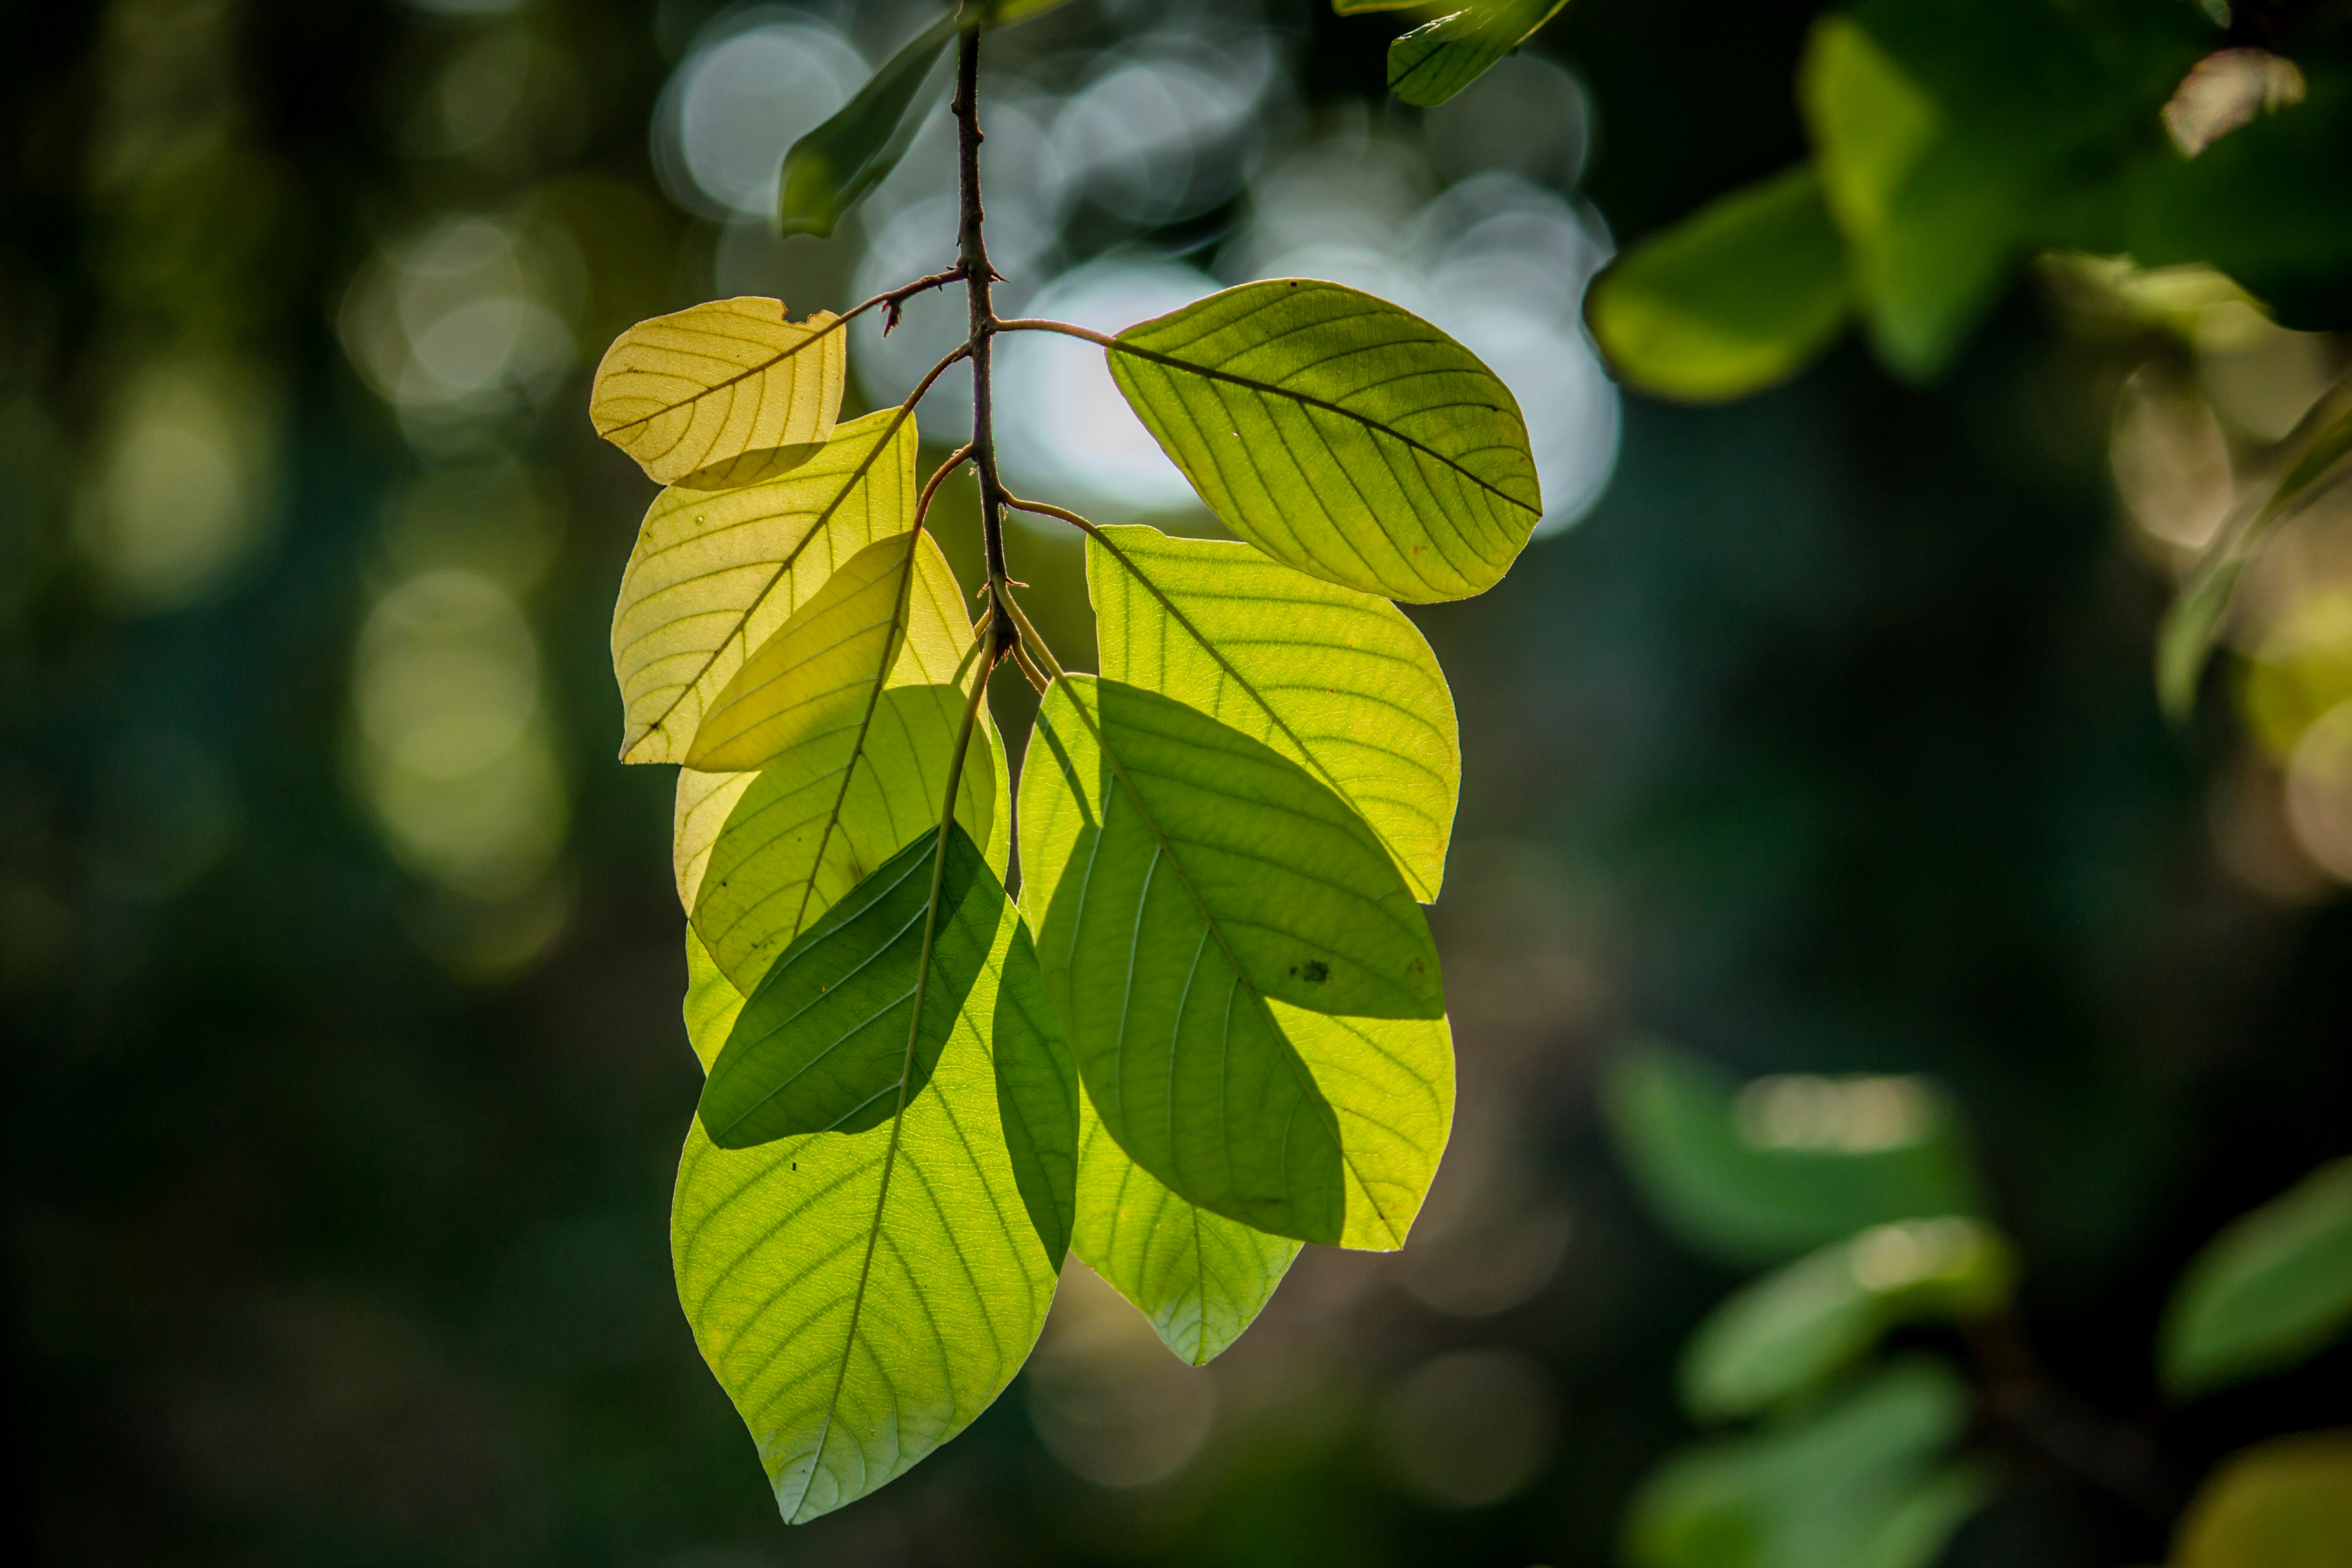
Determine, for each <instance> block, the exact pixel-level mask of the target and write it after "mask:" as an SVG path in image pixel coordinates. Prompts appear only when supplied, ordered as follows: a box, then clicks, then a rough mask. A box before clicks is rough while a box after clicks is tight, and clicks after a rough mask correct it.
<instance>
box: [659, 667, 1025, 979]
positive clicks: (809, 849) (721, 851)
mask: <svg viewBox="0 0 2352 1568" xmlns="http://www.w3.org/2000/svg"><path fill="white" fill-rule="evenodd" d="M963 709H964V693H963V691H962V690H961V689H958V688H956V687H953V686H948V685H913V686H897V687H892V688H891V689H889V690H887V691H885V692H883V693H882V694H881V696H880V698H879V700H877V701H876V702H875V703H874V705H873V706H872V708H870V709H868V710H863V711H861V712H859V713H857V714H854V715H851V716H850V717H849V719H848V720H846V721H845V722H844V723H843V724H842V725H841V727H840V728H838V729H836V730H834V731H831V732H829V733H827V734H824V735H819V736H816V737H814V739H811V740H809V741H807V742H803V744H801V745H799V746H796V747H794V748H793V750H792V751H791V752H788V753H786V754H785V755H783V756H782V757H779V758H777V759H776V760H775V761H774V762H773V763H770V764H769V765H768V767H767V768H766V769H765V770H763V771H762V772H761V773H758V774H757V775H744V776H746V777H754V778H755V779H756V782H754V783H752V784H751V788H750V789H749V790H748V791H747V792H745V793H744V794H743V795H740V798H739V802H738V804H737V805H736V806H735V808H734V810H733V812H732V813H731V814H730V816H729V817H728V818H727V823H726V826H725V829H724V830H723V831H722V832H721V833H720V834H719V837H718V840H717V843H716V845H715V847H714V848H713V849H712V850H711V852H710V854H709V857H708V860H709V871H708V873H707V875H706V876H705V877H704V878H703V880H702V883H701V887H700V889H699V895H698V898H697V900H696V902H695V906H694V910H693V915H694V925H695V929H696V931H699V932H700V933H701V935H702V938H703V940H704V941H705V942H709V945H710V952H711V955H712V958H713V960H714V962H716V963H718V964H719V967H720V968H721V969H723V970H724V971H726V973H727V976H728V978H729V979H730V980H731V981H733V982H734V983H735V984H738V985H740V986H744V987H746V988H748V987H751V986H753V985H757V984H759V982H760V977H761V975H763V974H765V973H767V972H768V966H769V965H770V964H772V963H774V962H775V959H776V955H777V954H778V953H780V952H783V950H784V949H785V948H786V947H788V946H790V945H791V944H792V942H793V940H794V939H795V938H796V937H798V936H799V935H800V934H801V932H802V931H803V929H805V928H806V926H807V925H808V923H809V922H810V921H813V920H814V919H815V918H816V917H817V915H818V914H819V913H821V912H822V911H823V910H825V909H826V908H827V907H829V906H830V905H831V904H832V903H833V902H834V900H837V899H839V898H841V897H843V896H844V895H845V894H846V893H847V892H848V891H849V890H850V889H852V888H854V887H856V885H857V884H858V883H859V882H861V881H863V880H864V879H865V878H866V873H867V872H868V871H870V870H872V869H873V868H875V867H877V866H879V865H881V864H882V862H884V861H885V860H887V859H888V858H890V857H891V856H893V855H895V854H897V853H898V851H899V850H900V849H902V848H904V847H906V846H907V845H908V844H910V843H912V842H913V841H914V839H915V838H916V837H917V836H918V835H919V834H921V833H923V832H924V831H925V830H926V829H928V828H929V827H930V826H932V825H933V824H934V823H936V822H938V821H939V819H940V803H941V801H942V800H943V799H944V798H945V795H946V792H947V778H948V762H949V759H950V757H951V756H952V755H953V754H954V752H955V737H956V731H957V730H958V729H959V728H960V727H961V723H962V721H963ZM982 722H983V723H984V722H985V717H984V715H983V719H982ZM974 740H975V744H974V745H973V746H972V747H971V750H970V751H969V752H966V753H965V756H964V773H963V784H962V785H961V788H960V789H959V790H958V792H957V795H956V821H957V822H959V823H961V825H963V826H964V828H965V830H966V831H968V832H969V833H971V835H972V837H974V839H975V840H977V841H978V842H979V843H980V844H981V845H982V847H983V848H984V851H985V858H986V859H987V861H988V863H989V865H990V867H991V868H993V869H994V870H995V872H996V874H997V875H998V876H999V877H1002V876H1003V875H1004V868H1005V852H1006V845H1007V837H1008V833H1007V819H1008V817H1009V816H1010V815H1011V814H1010V813H1009V812H1008V811H1007V810H1005V808H1004V807H1005V799H1006V795H1007V791H1006V789H1005V787H1004V784H1003V780H1004V778H1005V771H1004V761H1003V742H1002V741H1001V740H1000V739H999V738H998V737H997V736H996V734H995V732H994V731H993V729H991V730H989V731H987V732H986V736H985V743H979V742H981V740H982V738H981V737H978V736H975V737H974ZM692 776H698V777H699V776H704V775H692Z"/></svg>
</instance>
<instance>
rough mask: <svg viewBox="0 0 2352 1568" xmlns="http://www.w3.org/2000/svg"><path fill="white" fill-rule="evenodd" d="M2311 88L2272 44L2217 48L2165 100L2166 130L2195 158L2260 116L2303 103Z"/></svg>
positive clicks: (2298, 70)
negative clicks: (2270, 49) (2278, 54)
mask: <svg viewBox="0 0 2352 1568" xmlns="http://www.w3.org/2000/svg"><path fill="white" fill-rule="evenodd" d="M2309 91H2310V86H2309V84H2308V83H2307V82H2305V80H2304V76H2303V71H2302V70H2301V68H2298V67H2297V66H2296V65H2295V63H2294V61H2293V60H2290V59H2283V58H2280V57H2279V56H2277V55H2274V54H2272V53H2271V52H2270V51H2269V50H2268V49H2251V48H2239V49H2216V50H2215V51H2214V52H2213V53H2211V54H2210V55H2207V56H2206V57H2205V58H2203V59H2201V60H2199V61H2198V62H2197V64H2196V65H2195V66H2193V67H2192V68H2190V69H2189V74H2188V75H2187V76H2185V77H2183V78H2181V79H2180V85H2179V87H2177V88H2175V89H2173V91H2172V96H2171V97H2170V98H2168V99H2167V100H2165V103H2164V110H2163V115H2162V118H2163V121H2164V129H2165V132H2166V134H2168V135H2169V136H2170V137H2171V138H2172V144H2173V145H2174V146H2176V147H2178V148H2179V149H2180V152H2181V155H2182V156H2183V157H2188V158H2194V157H2195V156H2197V154H2198V153H2202V152H2203V151H2205V149H2206V148H2208V147H2210V146H2211V145H2212V144H2213V143H2214V142H2219V141H2220V140H2221V138H2222V137H2224V136H2227V135H2228V134H2229V133H2230V132H2232V131H2235V130H2238V129H2239V128H2240V127H2242V126H2246V125H2251V124H2252V123H2253V122H2254V118H2255V116H2257V115H2259V114H2263V113H2265V112H2267V111H2269V110H2277V109H2284V108H2285V107H2287V106H2288V105H2289V104H2294V103H2301V102H2302V101H2303V100H2304V98H2305V94H2306V93H2308V92H2309Z"/></svg>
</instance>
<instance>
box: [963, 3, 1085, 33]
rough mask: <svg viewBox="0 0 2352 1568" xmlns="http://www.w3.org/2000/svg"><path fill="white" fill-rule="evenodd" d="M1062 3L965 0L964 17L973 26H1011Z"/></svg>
mask: <svg viewBox="0 0 2352 1568" xmlns="http://www.w3.org/2000/svg"><path fill="white" fill-rule="evenodd" d="M1062 3H1063V0H963V19H964V21H965V23H966V24H967V25H969V26H978V27H1009V26H1013V23H1015V22H1025V21H1027V20H1028V19H1029V18H1030V17H1032V16H1041V15H1043V14H1044V13H1045V12H1047V11H1050V10H1052V9H1053V8H1054V7H1055V6H1056V5H1061V4H1062Z"/></svg>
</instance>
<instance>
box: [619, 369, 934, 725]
mask: <svg viewBox="0 0 2352 1568" xmlns="http://www.w3.org/2000/svg"><path fill="white" fill-rule="evenodd" d="M918 445H919V437H918V433H917V431H916V428H915V419H914V416H913V415H912V414H910V413H908V412H907V411H906V410H904V409H898V408H885V409H880V410H877V412H875V413H872V414H869V415H867V416H866V417H865V418H863V419H856V420H852V421H851V422H849V423H848V424H846V425H843V426H838V427H837V428H836V429H835V431H834V434H833V437H832V438H831V439H829V440H827V441H825V442H824V443H822V444H821V445H817V446H814V447H782V448H780V449H778V450H776V451H772V452H757V453H751V454H749V455H747V456H745V457H743V458H738V459H736V460H735V461H734V462H733V463H731V464H729V465H724V466H722V468H721V470H719V471H717V472H706V473H705V474H704V475H698V476H697V478H698V479H704V480H707V481H708V483H709V488H707V489H694V488H690V487H688V486H685V485H672V486H671V487H670V488H669V489H666V490H664V491H662V493H661V494H660V495H658V496H656V497H655V498H654V503H653V506H652V507H651V508H650V509H649V510H647V511H646V520H645V523H644V525H643V526H642V527H641V528H640V529H639V530H638V531H637V542H636V547H635V549H634V550H633V551H631V552H630V554H629V564H628V567H627V569H626V571H625V573H624V574H622V578H621V594H620V602H619V604H618V605H616V606H615V607H614V614H613V673H614V677H615V678H616V679H618V680H619V681H620V684H621V701H622V707H623V710H624V714H625V718H624V721H623V726H622V738H621V760H622V761H623V762H625V763H683V762H684V761H686V759H687V754H688V752H689V751H690V750H691V749H692V747H693V745H694V738H695V734H696V732H697V731H698V730H699V729H700V728H701V725H702V715H703V713H704V712H705V711H706V710H708V709H709V705H710V703H711V700H712V699H714V698H716V697H717V696H718V695H719V691H720V690H721V689H724V688H725V686H726V685H727V683H728V681H730V679H733V678H734V675H735V671H736V670H737V669H739V668H741V667H742V664H743V661H744V659H745V658H748V657H749V656H750V654H751V651H752V650H753V649H754V648H757V647H759V646H760V645H761V644H762V643H764V642H766V641H767V640H768V638H769V637H772V636H773V635H774V633H775V631H776V629H777V628H778V627H779V626H782V625H783V624H784V622H786V621H787V620H789V619H791V618H792V614H793V610H795V609H797V608H798V607H799V606H800V605H801V603H802V602H803V600H805V599H807V598H808V597H809V596H810V595H812V594H814V592H815V591H816V590H817V588H818V587H820V586H821V585H822V584H824V580H825V578H826V577H828V576H830V575H831V574H832V573H833V570H834V568H835V566H836V565H837V564H838V563H841V562H843V561H845V560H847V559H848V558H849V557H850V556H852V555H854V554H856V552H858V551H860V550H862V549H864V548H865V547H866V545H867V544H870V543H871V542H874V541H875V540H877V539H880V538H883V537H886V536H887V535H889V534H894V533H904V532H905V531H907V530H908V529H909V528H910V527H912V526H913V524H914V509H915V495H916V485H915V452H916V448H917V446H918Z"/></svg>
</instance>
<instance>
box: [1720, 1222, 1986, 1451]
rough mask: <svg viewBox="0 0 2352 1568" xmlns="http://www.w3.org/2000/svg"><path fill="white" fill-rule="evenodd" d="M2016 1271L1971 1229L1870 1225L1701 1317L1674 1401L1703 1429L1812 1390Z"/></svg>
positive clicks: (1976, 1303)
mask: <svg viewBox="0 0 2352 1568" xmlns="http://www.w3.org/2000/svg"><path fill="white" fill-rule="evenodd" d="M2016 1272H2017V1268H2016V1260H2015V1256H2014V1254H2013V1253H2012V1251H2011V1248H2010V1246H2009V1243H2008V1242H2007V1241H2006V1240H2005V1239H2004V1238H2003V1237H2001V1235H2000V1233H1999V1232H1998V1231H1996V1230H1994V1229H1993V1228H1992V1227H1991V1226H1988V1225H1985V1224H1983V1223H1982V1222H1981V1221H1978V1220H1971V1219H1961V1218H1958V1217H1957V1216H1949V1217H1946V1218H1943V1219H1928V1220H1906V1221H1904V1222H1902V1223H1900V1224H1896V1225H1883V1226H1873V1227H1871V1228H1870V1229H1869V1230H1866V1231H1864V1232H1863V1233H1862V1234H1861V1235H1860V1236H1858V1237H1854V1238H1853V1240H1852V1241H1844V1242H1839V1243H1837V1244H1835V1245H1833V1246H1831V1247H1823V1248H1822V1249H1821V1250H1820V1251H1818V1252H1815V1253H1812V1254H1811V1255H1810V1256H1807V1257H1805V1258H1799V1259H1798V1260H1797V1261H1796V1262H1794V1263H1791V1264H1790V1265H1788V1266H1787V1267H1786V1268H1781V1269H1780V1270H1779V1271H1777V1272H1775V1273H1772V1274H1769V1275H1767V1276H1765V1277H1764V1278H1763V1279H1759V1280H1757V1281H1756V1282H1755V1283H1753V1284H1751V1285H1749V1286H1748V1287H1747V1288H1746V1289H1742V1290H1740V1291H1738V1292H1737V1293H1736V1294H1734V1295H1732V1296H1731V1297H1729V1298H1727V1300H1724V1301H1723V1302H1722V1303H1721V1304H1720V1305H1718V1306H1717V1308H1716V1309H1715V1310H1714V1311H1712V1312H1710V1313H1709V1314H1707V1318H1706V1321H1705V1322H1704V1323H1702V1324H1700V1325H1699V1330H1698V1332H1697V1334H1696V1336H1695V1337H1694V1338H1693V1339H1692V1341H1691V1342H1690V1346H1689V1348H1688V1350H1687V1351H1686V1352H1685V1354H1684V1357H1683V1366H1682V1385H1683V1403H1684V1405H1685V1406H1686V1407H1687V1408H1688V1409H1689V1411H1690V1413H1691V1414H1692V1415H1694V1416H1696V1417H1697V1418H1698V1419H1700V1420H1702V1421H1721V1420H1726V1419H1728V1418H1729V1417H1732V1416H1735V1415H1752V1414H1754V1413H1755V1412H1757V1411H1759V1410H1762V1409H1765V1408H1767V1407H1768V1406H1770V1405H1776V1404H1779V1403H1780V1402H1781V1401H1783V1400H1786V1399H1790V1398H1792V1397H1794V1396H1796V1395H1799V1394H1805V1393H1807V1392H1809V1391H1811V1390H1812V1389H1814V1388H1817V1387H1819V1386H1821V1385H1822V1384H1824V1383H1826V1382H1827V1381H1828V1380H1829V1379H1830V1378H1832V1377H1833V1376H1834V1375H1836V1374H1837V1373H1840V1372H1843V1370H1845V1368H1846V1367H1848V1366H1849V1365H1851V1364H1852V1363H1853V1362H1854V1361H1855V1360H1856V1359H1858V1358H1859V1357H1861V1356H1862V1355H1863V1354H1864V1352H1867V1351H1869V1350H1870V1348H1871V1347H1872V1346H1873V1345H1874V1344H1876V1343H1877V1342H1878V1341H1879V1339H1880V1337H1881V1336H1882V1335H1884V1334H1885V1332H1886V1331H1888V1330H1890V1329H1892V1328H1894V1327H1895V1326H1896V1325H1897V1324H1899V1323H1907V1322H1919V1321H1929V1320H1939V1319H1953V1318H1966V1317H1976V1316H1981V1315H1982V1314H1984V1313H1986V1312H1990V1311H1991V1310H1995V1309H1996V1308H1999V1307H2000V1306H2002V1305H2004V1304H2005V1303H2006V1302H2007V1301H2008V1300H2009V1297H2010V1291H2011V1286H2012V1284H2013V1282H2014V1279H2015V1276H2016Z"/></svg>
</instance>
